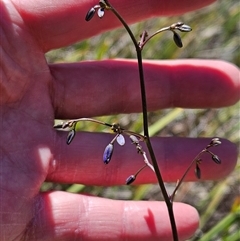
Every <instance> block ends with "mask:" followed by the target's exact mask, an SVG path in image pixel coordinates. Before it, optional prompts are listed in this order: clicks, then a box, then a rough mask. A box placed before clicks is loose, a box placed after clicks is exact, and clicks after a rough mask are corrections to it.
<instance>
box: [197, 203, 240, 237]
mask: <svg viewBox="0 0 240 241" xmlns="http://www.w3.org/2000/svg"><path fill="white" fill-rule="evenodd" d="M239 221H240V207H239V208H238V209H237V211H236V212H234V213H229V214H228V215H227V216H226V217H225V218H224V219H222V220H221V221H220V222H218V223H217V224H216V225H215V226H214V227H213V228H212V229H211V230H209V231H208V232H207V233H206V234H205V235H204V236H203V237H202V238H201V239H200V240H199V241H209V240H213V238H214V237H215V236H217V235H218V234H220V233H221V232H222V231H223V230H225V229H227V228H228V227H230V226H231V225H232V224H233V223H235V222H236V223H237V222H238V223H239Z"/></svg>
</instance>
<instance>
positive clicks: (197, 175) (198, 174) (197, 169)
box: [195, 164, 201, 179]
mask: <svg viewBox="0 0 240 241" xmlns="http://www.w3.org/2000/svg"><path fill="white" fill-rule="evenodd" d="M195 174H196V177H197V178H198V179H200V178H201V169H200V167H199V165H198V164H196V168H195Z"/></svg>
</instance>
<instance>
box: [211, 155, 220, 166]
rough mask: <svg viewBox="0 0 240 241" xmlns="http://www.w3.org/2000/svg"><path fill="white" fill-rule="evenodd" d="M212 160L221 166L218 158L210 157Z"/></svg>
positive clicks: (215, 156)
mask: <svg viewBox="0 0 240 241" xmlns="http://www.w3.org/2000/svg"><path fill="white" fill-rule="evenodd" d="M212 159H213V161H214V162H216V163H217V164H221V160H220V158H219V157H218V156H217V155H212Z"/></svg>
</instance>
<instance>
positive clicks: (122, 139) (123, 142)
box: [117, 134, 125, 146]
mask: <svg viewBox="0 0 240 241" xmlns="http://www.w3.org/2000/svg"><path fill="white" fill-rule="evenodd" d="M117 143H118V144H119V145H120V146H123V145H124V144H125V138H124V136H123V135H122V134H119V135H118V137H117Z"/></svg>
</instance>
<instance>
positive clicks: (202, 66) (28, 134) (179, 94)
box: [0, 0, 240, 241]
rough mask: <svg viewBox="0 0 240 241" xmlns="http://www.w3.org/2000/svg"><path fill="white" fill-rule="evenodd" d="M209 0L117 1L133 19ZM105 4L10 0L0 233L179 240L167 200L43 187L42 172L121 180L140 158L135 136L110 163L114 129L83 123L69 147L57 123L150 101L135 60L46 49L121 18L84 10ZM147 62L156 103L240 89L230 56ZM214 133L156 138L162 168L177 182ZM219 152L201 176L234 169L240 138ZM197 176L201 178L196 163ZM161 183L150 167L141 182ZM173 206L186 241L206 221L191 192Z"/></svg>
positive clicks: (214, 100) (218, 98) (201, 104)
mask: <svg viewBox="0 0 240 241" xmlns="http://www.w3.org/2000/svg"><path fill="white" fill-rule="evenodd" d="M211 2H213V1H207V0H205V1H204V0H196V1H188V0H182V1H181V4H180V3H179V1H174V0H172V1H167V3H165V4H163V6H162V5H161V6H159V5H160V3H159V1H157V0H156V1H154V0H152V1H143V0H142V1H138V4H137V6H135V4H133V1H132V2H131V1H125V0H121V1H118V0H112V1H111V3H112V4H113V5H114V6H115V7H116V8H117V9H118V10H119V12H123V13H124V14H123V16H124V17H125V19H126V20H127V21H128V22H130V23H131V22H137V21H139V20H140V17H141V19H145V18H148V17H152V16H160V15H168V14H182V13H184V12H187V11H190V10H194V9H198V8H200V7H203V6H206V5H208V4H210V3H211ZM190 3H191V4H190ZM96 4H97V2H95V1H90V0H89V1H76V0H68V1H64V0H53V1H48V0H35V1H29V0H12V1H7V0H5V1H1V2H0V11H1V12H0V16H1V18H0V21H1V24H0V26H1V27H0V31H1V32H0V36H1V58H0V67H1V73H0V77H1V79H0V80H1V82H0V104H1V108H0V112H1V113H0V127H1V138H0V157H1V163H0V215H1V219H0V220H1V221H0V222H1V223H0V224H1V226H0V240H44V241H46V240H64V241H65V240H157V239H158V240H171V229H170V225H169V221H168V220H169V219H168V214H167V211H166V207H165V204H164V203H160V202H151V201H148V202H144V201H141V202H134V201H117V200H107V199H103V198H98V197H92V196H86V195H77V194H70V193H65V192H48V193H41V192H39V189H40V187H41V185H42V183H43V182H44V181H53V182H59V183H82V184H86V185H107V186H109V185H121V184H123V180H125V179H126V177H127V176H128V175H129V173H130V174H132V173H134V172H135V171H136V166H138V165H139V162H138V161H139V156H138V155H136V151H135V150H134V148H132V146H131V145H126V146H125V147H124V148H122V149H121V148H116V150H115V151H114V161H113V160H112V162H111V165H108V166H105V165H102V164H101V162H100V163H99V157H101V156H102V151H103V150H104V148H105V146H106V144H107V143H109V141H110V140H111V138H112V136H111V135H109V134H96V133H95V134H94V133H81V134H79V135H77V136H76V138H75V139H74V141H73V143H72V144H71V145H70V146H67V145H66V143H65V141H66V133H62V132H57V131H56V130H54V129H53V128H52V126H53V120H54V118H64V119H70V118H76V117H86V116H95V115H105V114H111V113H116V112H122V113H123V112H126V113H129V112H132V111H135V112H137V111H140V104H139V93H138V91H134V93H133V91H132V90H133V89H138V88H139V83H138V81H135V80H138V77H137V65H136V62H135V61H129V60H128V61H125V60H112V61H110V60H108V61H99V62H95V61H93V62H82V63H73V64H54V65H49V64H48V63H47V62H46V60H45V57H44V54H45V53H46V52H47V51H49V50H51V49H54V48H59V47H63V46H67V45H70V44H71V43H73V42H76V41H79V40H82V39H85V38H88V37H90V36H92V35H95V34H99V33H101V32H103V31H106V30H108V29H112V28H115V27H118V26H119V23H118V22H117V20H116V19H115V18H114V17H113V16H112V15H111V14H108V13H107V15H109V16H107V17H104V18H103V19H102V20H101V21H99V19H98V18H97V17H96V16H95V17H94V18H93V19H92V20H91V23H86V22H85V21H84V17H85V15H86V12H87V11H88V10H89V9H90V8H91V7H92V6H94V5H96ZM128 4H129V5H128ZM126 6H129V7H126ZM59 26H61V27H59ZM89 26H90V27H89ZM145 66H146V69H145V70H146V88H147V93H151V94H149V103H148V104H149V109H150V110H157V109H160V108H165V107H173V106H182V107H191V108H194V107H196V108H205V107H222V106H229V105H232V104H234V103H236V102H237V101H238V100H239V91H240V85H239V79H238V76H239V70H238V69H237V68H236V67H235V66H233V65H232V64H229V63H226V62H222V61H212V60H206V61H201V60H191V61H188V60H184V61H183V60H181V61H180V60H179V61H164V62H160V61H146V65H145ZM170 70H171V71H170ZM116 71H117V72H118V74H116ZM123 71H124V75H123ZM113 75H114V76H116V78H114V85H113V84H112V83H113V80H112V78H111V76H113ZM176 75H177V76H178V78H176ZM187 80H189V81H190V82H191V88H192V89H191V91H192V92H193V94H192V95H191V96H189V81H188V82H187ZM202 80H204V81H202ZM106 89H107V92H106ZM213 90H214V93H213ZM135 92H136V93H135ZM122 96H124V99H123V98H122ZM222 96H224V98H222ZM125 100H128V102H127V103H125ZM129 100H131V101H129ZM176 143H178V144H176ZM208 143H209V140H206V139H187V138H183V139H181V140H180V141H179V139H174V138H154V139H153V145H154V147H155V150H156V155H157V158H158V161H159V165H160V168H161V170H162V172H163V177H164V179H165V180H166V181H176V180H177V179H178V178H179V173H181V172H183V171H184V170H185V169H186V167H187V165H188V163H189V162H190V160H192V157H193V156H195V155H196V153H198V152H199V151H200V150H201V149H202V148H203V147H204V146H206V145H207V144H208ZM173 150H174V151H173ZM175 150H176V151H175ZM214 150H215V149H214ZM216 154H218V155H219V156H221V159H222V160H225V161H224V162H223V163H222V165H216V164H215V163H213V162H212V161H209V162H205V163H202V164H201V169H202V172H203V177H202V178H203V179H213V180H217V179H219V178H223V177H225V176H227V175H228V174H229V173H230V172H231V171H232V170H233V168H234V166H235V164H236V160H237V150H236V146H235V145H234V144H232V143H230V142H229V141H227V140H223V144H222V146H221V148H217V149H216ZM166 160H167V161H166ZM188 180H196V179H195V177H194V175H193V174H191V173H190V175H189V176H188ZM153 182H156V179H155V177H154V174H153V173H151V172H150V171H149V170H146V171H144V172H143V173H142V174H141V175H140V176H139V177H138V179H137V181H136V183H137V184H140V183H153ZM174 211H175V217H176V222H177V226H178V232H179V237H180V240H185V239H186V238H188V237H189V236H191V235H192V234H193V233H194V231H195V230H196V228H197V227H198V214H197V212H196V210H195V209H194V208H193V207H191V206H189V205H186V204H182V203H176V204H174Z"/></svg>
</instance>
